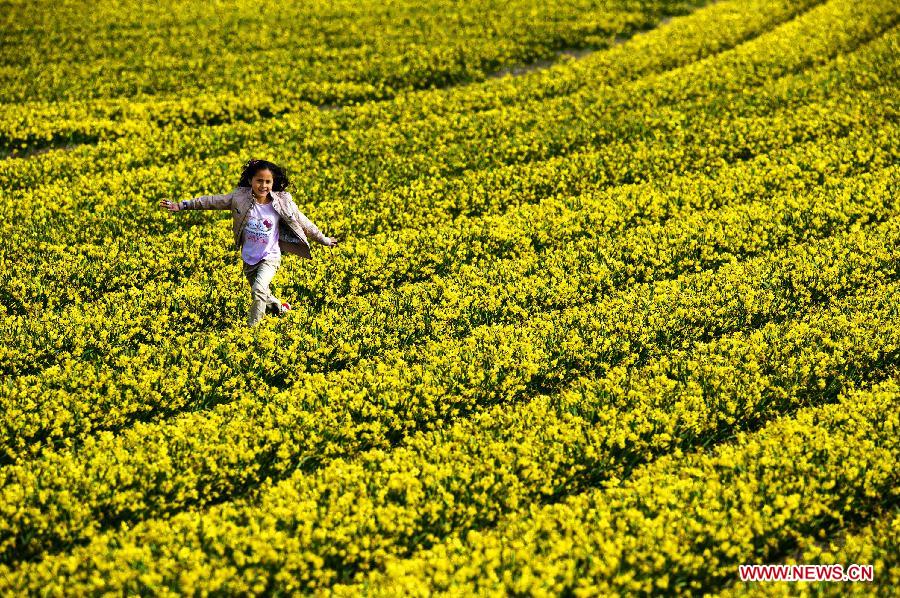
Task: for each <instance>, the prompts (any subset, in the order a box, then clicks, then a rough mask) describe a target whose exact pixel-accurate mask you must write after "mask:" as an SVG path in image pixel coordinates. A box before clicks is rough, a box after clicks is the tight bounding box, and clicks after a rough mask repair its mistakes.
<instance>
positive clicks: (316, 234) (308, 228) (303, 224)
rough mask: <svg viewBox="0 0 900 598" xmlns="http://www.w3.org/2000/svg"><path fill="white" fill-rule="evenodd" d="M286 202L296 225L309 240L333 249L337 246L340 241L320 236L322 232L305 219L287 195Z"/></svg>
mask: <svg viewBox="0 0 900 598" xmlns="http://www.w3.org/2000/svg"><path fill="white" fill-rule="evenodd" d="M288 200H289V203H290V206H291V209H292V211H293V212H294V216H295V217H296V218H297V223H298V224H300V228H302V229H303V232H305V233H306V236H307V237H308V238H311V239H312V240H314V241H317V242H318V243H321V244H322V245H325V246H326V247H334V246H335V245H337V244H338V243H339V242H340V240H339V239H338V238H337V237H326V236H325V235H324V234H322V231H320V230H319V227H318V226H316V225H315V224H313V222H312V220H310V219H309V218H307V217H306V214H304V213H303V212H301V211H300V208H298V207H297V204H296V203H294V199H293V197H291V194H290V193H288Z"/></svg>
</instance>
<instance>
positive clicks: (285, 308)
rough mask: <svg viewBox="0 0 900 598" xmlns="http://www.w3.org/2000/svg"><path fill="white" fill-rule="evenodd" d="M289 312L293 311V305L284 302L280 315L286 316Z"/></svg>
mask: <svg viewBox="0 0 900 598" xmlns="http://www.w3.org/2000/svg"><path fill="white" fill-rule="evenodd" d="M289 311H291V304H290V303H287V302H284V303H282V304H281V309H280V310H279V312H278V315H279V316H283V315H284V314H286V313H287V312H289Z"/></svg>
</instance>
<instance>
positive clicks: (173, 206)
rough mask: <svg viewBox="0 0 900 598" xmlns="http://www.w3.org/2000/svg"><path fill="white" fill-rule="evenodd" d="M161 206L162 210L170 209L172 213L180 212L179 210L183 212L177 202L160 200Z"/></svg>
mask: <svg viewBox="0 0 900 598" xmlns="http://www.w3.org/2000/svg"><path fill="white" fill-rule="evenodd" d="M159 206H160V207H161V208H166V209H168V210H169V211H170V212H178V211H179V210H181V204H180V203H178V202H177V201H169V200H168V199H161V200H159Z"/></svg>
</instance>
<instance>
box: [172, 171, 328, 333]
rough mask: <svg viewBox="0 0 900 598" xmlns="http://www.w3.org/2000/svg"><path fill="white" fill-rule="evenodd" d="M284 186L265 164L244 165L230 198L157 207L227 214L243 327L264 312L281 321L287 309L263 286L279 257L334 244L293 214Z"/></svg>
mask: <svg viewBox="0 0 900 598" xmlns="http://www.w3.org/2000/svg"><path fill="white" fill-rule="evenodd" d="M289 184H290V182H289V181H288V178H287V175H285V173H284V171H283V170H282V169H281V168H280V167H279V166H277V165H275V164H273V163H272V162H268V161H266V160H250V161H249V162H247V164H245V165H244V170H243V172H241V179H240V181H239V182H238V185H237V187H235V189H234V191H232V192H231V193H228V194H225V195H203V196H200V197H197V198H195V199H185V200H183V201H181V202H173V201H169V200H167V199H164V200H161V201H160V202H159V205H160V206H161V207H163V208H166V209H168V210H169V211H171V212H180V211H181V210H231V223H232V233H233V235H234V244H235V247H236V248H237V249H239V250H240V251H241V259H242V260H243V262H244V263H243V271H244V276H245V277H246V278H247V282H249V283H250V292H251V296H252V302H251V304H250V313H249V315H248V316H247V324H248V325H249V326H255V325H256V324H257V323H258V322H259V321H260V320H262V318H263V315H264V314H265V313H266V312H267V311H271V312H272V313H273V314H276V315H282V314H284V313H285V312H286V311H288V310H289V309H291V306H290V305H289V304H288V303H282V302H281V301H280V300H279V299H277V298H276V297H275V296H274V295H272V293H271V292H270V290H269V283H271V282H272V278H273V277H274V276H275V272H277V270H278V267H279V266H280V265H281V255H282V253H293V254H296V255H300V256H302V257H304V258H306V259H312V255H311V253H310V245H309V241H308V240H307V237H311V238H312V239H313V240H315V241H316V242H318V243H321V244H322V245H325V246H326V247H334V246H335V245H337V244H338V238H337V237H326V236H325V235H323V234H322V232H321V231H320V230H319V229H318V228H317V227H316V225H315V224H313V223H312V222H311V221H310V219H309V218H307V217H306V216H305V215H304V214H303V212H301V211H300V210H299V209H298V208H297V204H295V203H294V200H293V198H292V197H291V194H290V193H288V192H287V191H285V189H286V188H287V187H288V185H289Z"/></svg>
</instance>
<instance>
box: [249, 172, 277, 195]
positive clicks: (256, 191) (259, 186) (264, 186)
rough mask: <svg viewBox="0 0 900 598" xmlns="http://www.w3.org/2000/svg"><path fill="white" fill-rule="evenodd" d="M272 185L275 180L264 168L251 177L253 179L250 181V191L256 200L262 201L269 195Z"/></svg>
mask: <svg viewBox="0 0 900 598" xmlns="http://www.w3.org/2000/svg"><path fill="white" fill-rule="evenodd" d="M274 183H275V179H274V178H273V176H272V171H271V170H269V169H268V168H264V169H262V170H260V171H259V172H257V173H256V174H254V175H253V178H252V179H251V180H250V189H252V190H253V195H255V196H256V197H257V198H259V199H264V198H265V197H267V196H268V195H269V191H271V190H272V185H273V184H274Z"/></svg>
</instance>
